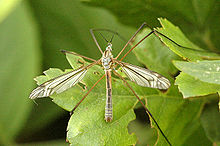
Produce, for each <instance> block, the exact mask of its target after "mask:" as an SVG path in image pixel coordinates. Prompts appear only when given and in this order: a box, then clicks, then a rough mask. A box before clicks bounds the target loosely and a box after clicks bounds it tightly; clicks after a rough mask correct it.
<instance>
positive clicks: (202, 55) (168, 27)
mask: <svg viewBox="0 0 220 146" xmlns="http://www.w3.org/2000/svg"><path fill="white" fill-rule="evenodd" d="M159 21H160V23H161V26H162V28H157V31H159V32H160V33H162V34H163V35H165V36H167V37H168V38H171V39H172V40H173V41H174V42H176V43H178V44H179V45H181V46H184V47H187V48H183V47H180V46H178V45H176V44H174V43H173V42H171V41H170V40H168V39H167V38H166V37H164V36H162V35H160V34H159V36H160V37H161V39H162V41H163V42H164V43H165V44H166V45H167V46H168V47H169V48H170V49H171V50H172V51H173V52H174V53H176V54H177V55H179V56H180V57H182V58H183V59H185V60H189V61H197V60H203V59H220V56H219V55H218V54H215V53H212V52H209V51H207V50H203V49H201V48H200V47H198V46H196V45H195V44H193V43H192V42H191V41H190V40H188V39H187V38H186V36H185V35H184V34H183V33H182V31H181V30H180V29H179V28H178V27H176V26H174V25H173V24H172V23H170V22H169V21H168V20H166V19H161V18H160V19H159Z"/></svg>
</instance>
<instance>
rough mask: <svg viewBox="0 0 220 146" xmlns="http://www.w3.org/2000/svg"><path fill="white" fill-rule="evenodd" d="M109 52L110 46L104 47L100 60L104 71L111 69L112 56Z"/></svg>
mask: <svg viewBox="0 0 220 146" xmlns="http://www.w3.org/2000/svg"><path fill="white" fill-rule="evenodd" d="M111 51H112V49H111V44H109V45H108V46H107V47H106V50H105V51H104V52H103V55H102V59H101V61H102V66H103V67H104V70H111V67H112V64H113V63H112V58H113V55H112V52H111Z"/></svg>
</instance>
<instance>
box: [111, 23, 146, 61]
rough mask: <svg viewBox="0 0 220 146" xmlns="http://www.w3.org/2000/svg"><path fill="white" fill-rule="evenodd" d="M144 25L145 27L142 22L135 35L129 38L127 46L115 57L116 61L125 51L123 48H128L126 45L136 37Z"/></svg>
mask: <svg viewBox="0 0 220 146" xmlns="http://www.w3.org/2000/svg"><path fill="white" fill-rule="evenodd" d="M144 25H146V23H145V22H144V23H143V24H142V25H141V26H140V27H139V29H138V30H137V31H136V32H135V34H134V35H133V36H132V37H131V38H130V40H129V41H128V42H127V44H125V46H124V48H123V49H122V50H121V52H119V53H118V55H117V56H116V58H115V59H117V58H118V57H119V56H120V55H121V53H122V52H123V51H124V50H125V48H126V47H127V46H128V44H129V43H130V42H131V41H132V40H133V39H134V37H135V36H136V35H137V33H138V32H139V31H140V30H141V29H142V28H143V27H144Z"/></svg>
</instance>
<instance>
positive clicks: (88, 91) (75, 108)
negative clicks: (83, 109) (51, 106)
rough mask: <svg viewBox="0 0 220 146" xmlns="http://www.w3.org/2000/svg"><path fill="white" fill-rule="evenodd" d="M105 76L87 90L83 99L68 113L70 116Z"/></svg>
mask: <svg viewBox="0 0 220 146" xmlns="http://www.w3.org/2000/svg"><path fill="white" fill-rule="evenodd" d="M104 76H105V74H104V75H103V76H102V77H101V78H100V79H99V80H98V81H97V82H96V83H95V84H94V85H93V86H92V87H91V88H90V89H89V91H88V92H87V93H86V94H85V95H84V96H83V98H82V99H81V100H80V101H79V102H78V103H77V104H76V106H75V107H74V108H73V110H72V111H71V112H70V115H72V114H73V112H74V111H75V110H76V108H77V107H78V106H79V105H80V103H81V102H82V101H83V100H84V99H85V98H86V97H87V95H88V94H89V93H90V92H91V91H92V89H93V88H94V87H95V86H96V85H97V84H98V83H99V82H100V81H101V80H102V79H103V78H104Z"/></svg>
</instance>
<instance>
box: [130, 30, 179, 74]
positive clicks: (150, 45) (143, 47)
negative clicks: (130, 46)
mask: <svg viewBox="0 0 220 146" xmlns="http://www.w3.org/2000/svg"><path fill="white" fill-rule="evenodd" d="M149 32H150V30H149V29H145V30H143V31H142V32H141V33H139V34H138V35H137V36H136V38H135V43H137V42H138V41H140V40H141V39H142V38H144V37H145V36H146V35H147V34H148V33H149ZM135 43H134V44H135ZM134 53H135V55H136V56H137V58H138V60H139V62H141V63H142V64H144V65H146V67H147V68H149V69H151V70H153V71H156V72H158V73H160V74H162V75H164V76H167V75H168V74H172V75H174V74H175V73H176V72H177V69H176V68H175V67H174V66H173V64H172V63H171V62H172V60H174V59H178V58H179V57H178V56H177V55H176V54H174V53H173V52H172V51H170V50H169V48H168V47H166V46H165V45H163V44H162V43H161V41H160V40H159V39H158V37H156V36H155V35H151V36H149V37H148V38H146V39H145V40H144V41H143V42H142V43H141V44H140V45H138V46H137V47H136V48H135V49H134Z"/></svg>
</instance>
